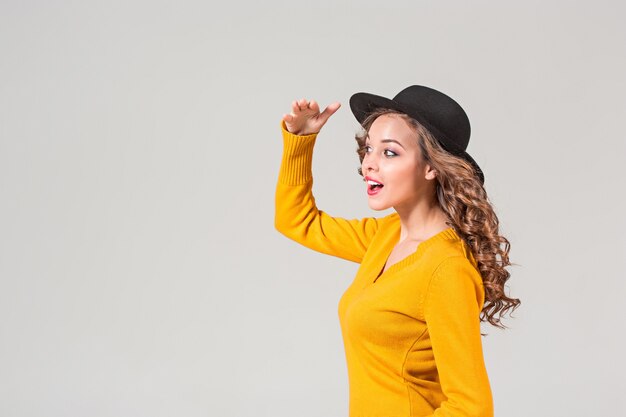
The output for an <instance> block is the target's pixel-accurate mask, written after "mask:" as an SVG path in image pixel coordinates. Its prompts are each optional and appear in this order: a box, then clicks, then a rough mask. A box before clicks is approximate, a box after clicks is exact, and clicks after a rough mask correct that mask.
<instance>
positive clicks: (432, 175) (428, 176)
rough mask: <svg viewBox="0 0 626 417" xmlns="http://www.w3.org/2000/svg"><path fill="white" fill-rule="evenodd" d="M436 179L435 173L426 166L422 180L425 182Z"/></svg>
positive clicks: (431, 168)
mask: <svg viewBox="0 0 626 417" xmlns="http://www.w3.org/2000/svg"><path fill="white" fill-rule="evenodd" d="M436 177H437V171H436V170H435V169H434V168H433V167H431V166H430V165H428V164H426V172H425V174H424V178H426V179H427V180H434V179H435V178H436Z"/></svg>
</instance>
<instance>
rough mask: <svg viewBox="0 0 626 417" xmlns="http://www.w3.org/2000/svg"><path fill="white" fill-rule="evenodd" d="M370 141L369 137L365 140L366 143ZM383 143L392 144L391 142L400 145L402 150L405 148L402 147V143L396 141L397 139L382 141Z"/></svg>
mask: <svg viewBox="0 0 626 417" xmlns="http://www.w3.org/2000/svg"><path fill="white" fill-rule="evenodd" d="M368 140H370V137H369V135H368V136H367V137H366V138H365V141H366V142H367V141H368ZM381 142H382V143H390V142H393V143H397V144H398V145H399V146H400V147H401V148H402V149H404V146H402V144H401V143H400V142H398V141H397V140H395V139H382V140H381ZM405 150H406V149H405Z"/></svg>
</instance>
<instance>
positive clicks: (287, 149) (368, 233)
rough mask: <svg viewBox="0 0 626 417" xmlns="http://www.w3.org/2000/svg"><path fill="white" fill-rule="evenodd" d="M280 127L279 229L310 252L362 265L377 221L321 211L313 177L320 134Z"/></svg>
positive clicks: (277, 200)
mask: <svg viewBox="0 0 626 417" xmlns="http://www.w3.org/2000/svg"><path fill="white" fill-rule="evenodd" d="M281 125H282V132H283V158H282V162H281V167H280V172H279V175H278V184H277V186H276V212H275V227H276V229H277V230H278V231H279V232H281V233H282V234H284V235H285V236H287V237H288V238H290V239H293V240H295V241H296V242H298V243H300V244H302V245H304V246H306V247H308V248H310V249H313V250H316V251H318V252H322V253H326V254H329V255H334V256H337V257H340V258H343V259H347V260H350V261H354V262H360V261H361V260H362V259H363V256H364V254H365V251H366V250H367V247H368V245H369V243H370V241H371V239H372V237H373V236H374V234H375V233H376V231H377V230H378V220H377V219H376V218H364V219H361V220H356V219H355V220H346V219H343V218H339V217H332V216H329V215H328V214H326V213H325V212H323V211H321V210H319V209H318V208H317V206H316V204H315V198H314V197H313V193H312V187H313V175H312V173H311V162H312V156H313V147H314V145H315V139H316V137H317V134H316V133H313V134H309V135H303V136H300V135H294V134H292V133H290V132H289V131H288V130H287V129H286V128H285V124H284V123H281Z"/></svg>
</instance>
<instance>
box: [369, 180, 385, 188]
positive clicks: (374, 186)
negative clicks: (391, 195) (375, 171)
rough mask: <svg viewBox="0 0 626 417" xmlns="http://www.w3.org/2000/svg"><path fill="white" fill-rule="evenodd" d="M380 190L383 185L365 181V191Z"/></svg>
mask: <svg viewBox="0 0 626 417" xmlns="http://www.w3.org/2000/svg"><path fill="white" fill-rule="evenodd" d="M380 188H383V185H382V184H381V183H379V182H376V181H372V180H367V189H368V190H370V191H375V190H378V189H380Z"/></svg>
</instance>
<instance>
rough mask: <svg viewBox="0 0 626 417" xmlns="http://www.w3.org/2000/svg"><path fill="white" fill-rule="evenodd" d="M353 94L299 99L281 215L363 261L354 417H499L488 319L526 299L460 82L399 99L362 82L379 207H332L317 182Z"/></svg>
mask: <svg viewBox="0 0 626 417" xmlns="http://www.w3.org/2000/svg"><path fill="white" fill-rule="evenodd" d="M339 106H340V105H339V103H333V104H331V105H329V106H328V107H327V108H326V109H325V110H324V111H323V112H321V113H320V108H319V105H318V104H317V103H316V102H315V101H310V102H309V101H307V100H305V99H302V100H300V101H297V102H295V101H294V102H293V103H292V112H291V113H290V114H286V115H284V116H283V119H282V122H281V125H282V129H283V141H284V153H283V158H282V162H281V168H280V174H279V180H278V185H277V190H276V219H275V224H276V228H277V229H278V230H279V231H280V232H281V233H283V234H284V235H286V236H287V237H289V238H291V239H293V240H295V241H297V242H299V243H301V244H303V245H305V246H307V247H309V248H311V249H314V250H317V251H319V252H323V253H327V254H330V255H334V256H338V257H341V258H344V259H347V260H351V261H355V262H358V263H360V268H359V270H358V272H357V275H356V277H355V279H354V281H353V282H352V284H351V285H350V287H349V288H348V289H347V290H346V292H345V293H344V294H343V296H342V297H341V300H340V302H339V318H340V323H341V329H342V335H343V340H344V346H345V352H346V359H347V364H348V376H349V381H350V407H349V408H350V417H405V416H450V417H451V416H455V417H458V416H481V417H486V416H492V415H493V400H492V396H491V388H490V385H489V379H488V376H487V372H486V368H485V364H484V359H483V353H482V344H481V338H480V337H481V333H480V322H481V321H488V322H489V323H491V324H493V325H494V326H497V327H504V326H503V325H502V324H501V322H500V317H502V315H503V314H504V313H505V312H507V311H508V310H510V309H513V310H514V309H515V308H516V307H517V306H518V305H519V304H520V301H519V300H518V299H513V298H509V297H507V296H506V295H505V294H504V284H505V282H506V281H507V280H508V278H509V275H510V274H509V272H507V271H506V270H505V267H506V266H508V265H510V263H509V259H508V252H509V242H508V240H507V239H506V238H504V237H502V236H500V235H499V234H498V218H497V216H496V215H495V213H494V211H493V208H492V206H491V204H490V203H489V201H488V199H487V195H486V193H485V190H484V188H483V182H484V176H483V173H482V171H481V169H480V167H479V166H478V164H477V163H476V162H475V161H474V160H473V159H472V158H471V157H470V156H469V154H467V152H466V151H465V149H466V148H467V144H468V142H469V136H470V124H469V120H468V118H467V115H466V114H465V112H464V111H463V109H462V108H461V106H460V105H459V104H458V103H457V102H456V101H454V100H453V99H452V98H450V97H448V96H447V95H445V94H443V93H441V92H439V91H437V90H434V89H431V88H428V87H424V86H410V87H408V88H406V89H404V90H403V91H401V92H400V93H398V94H397V95H396V96H395V97H394V98H393V99H391V100H390V99H387V98H384V97H380V96H376V95H373V94H368V93H357V94H355V95H353V96H352V97H351V99H350V107H351V109H352V112H353V113H354V115H355V117H356V118H357V120H358V121H359V122H360V123H361V125H362V127H363V129H364V131H363V132H361V133H359V134H358V135H357V137H356V140H357V143H358V145H359V146H358V154H359V158H360V160H361V168H360V169H359V173H360V174H361V175H362V176H364V181H365V184H366V186H365V188H366V191H367V194H368V202H369V206H370V207H371V208H372V209H374V210H385V209H387V208H390V207H393V209H394V210H395V212H394V213H393V214H390V215H388V216H385V217H382V218H376V217H371V218H363V219H354V220H348V219H343V218H338V217H332V216H329V215H328V214H326V213H325V212H323V211H321V210H318V208H317V207H316V205H315V200H314V198H313V195H312V193H311V189H312V184H313V177H312V173H311V159H312V154H313V146H314V143H315V140H316V136H317V134H318V133H319V131H320V129H321V128H322V126H324V124H325V123H326V121H327V120H328V118H329V117H330V116H331V115H332V114H333V113H335V112H336V111H337V109H338V108H339Z"/></svg>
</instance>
